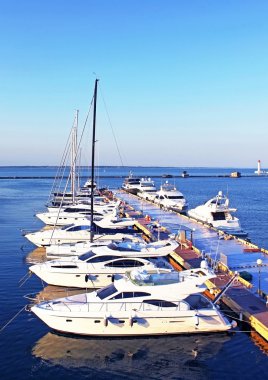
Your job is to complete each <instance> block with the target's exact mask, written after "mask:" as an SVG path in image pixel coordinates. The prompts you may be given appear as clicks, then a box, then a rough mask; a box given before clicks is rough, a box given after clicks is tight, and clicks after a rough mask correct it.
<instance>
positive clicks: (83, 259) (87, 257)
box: [79, 251, 96, 261]
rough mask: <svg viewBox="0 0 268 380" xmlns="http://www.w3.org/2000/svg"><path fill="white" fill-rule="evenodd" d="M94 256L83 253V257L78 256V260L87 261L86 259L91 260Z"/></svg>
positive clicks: (90, 253) (91, 253)
mask: <svg viewBox="0 0 268 380" xmlns="http://www.w3.org/2000/svg"><path fill="white" fill-rule="evenodd" d="M93 256H96V255H95V253H93V252H91V251H89V252H87V253H84V254H83V255H80V256H79V260H81V261H87V260H88V259H91V257H93Z"/></svg>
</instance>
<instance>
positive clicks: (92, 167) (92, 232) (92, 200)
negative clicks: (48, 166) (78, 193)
mask: <svg viewBox="0 0 268 380" xmlns="http://www.w3.org/2000/svg"><path fill="white" fill-rule="evenodd" d="M98 81H99V80H98V79H95V88H94V107H93V132H92V156H91V205H90V206H91V207H90V212H91V226H90V241H91V243H92V242H93V236H94V231H93V210H94V166H95V142H96V141H95V130H96V106H97V90H98Z"/></svg>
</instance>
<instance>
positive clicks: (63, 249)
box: [46, 234, 178, 259]
mask: <svg viewBox="0 0 268 380" xmlns="http://www.w3.org/2000/svg"><path fill="white" fill-rule="evenodd" d="M116 235H119V236H120V235H121V237H120V238H117V237H116ZM116 235H114V237H113V236H111V235H110V236H111V237H112V240H101V238H100V239H99V240H97V241H95V242H93V243H90V242H88V243H86V242H85V243H82V242H81V243H76V244H72V245H71V244H62V245H53V246H48V247H46V256H47V258H49V259H51V258H67V257H73V256H80V255H82V254H83V253H86V252H89V251H92V252H94V253H107V254H113V253H121V254H122V255H123V256H133V255H135V257H159V256H165V255H168V254H169V253H171V252H173V251H174V250H175V249H176V248H177V247H178V243H177V242H176V241H175V240H170V239H166V240H159V241H156V242H151V243H146V242H145V241H144V240H143V239H142V238H141V237H138V236H136V237H135V236H133V235H129V237H128V235H126V236H124V237H122V234H116Z"/></svg>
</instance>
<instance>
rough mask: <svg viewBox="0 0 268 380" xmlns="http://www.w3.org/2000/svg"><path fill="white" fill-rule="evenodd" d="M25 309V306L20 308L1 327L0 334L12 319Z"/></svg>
mask: <svg viewBox="0 0 268 380" xmlns="http://www.w3.org/2000/svg"><path fill="white" fill-rule="evenodd" d="M24 309H25V306H23V308H21V309H20V310H19V311H18V312H17V313H16V314H15V315H14V317H12V318H11V319H10V320H9V321H8V322H7V323H6V324H5V325H4V326H3V327H1V329H0V333H1V332H2V331H3V330H4V329H5V328H6V327H7V326H8V325H9V324H10V323H11V322H12V321H14V319H15V318H16V317H17V316H18V315H19V314H20V313H21V312H22V311H23V310H24Z"/></svg>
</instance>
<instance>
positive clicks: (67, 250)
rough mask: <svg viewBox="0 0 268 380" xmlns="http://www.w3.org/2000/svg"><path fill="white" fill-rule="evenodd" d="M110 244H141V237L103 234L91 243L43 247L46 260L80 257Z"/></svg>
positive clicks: (82, 242) (137, 235) (136, 235)
mask: <svg viewBox="0 0 268 380" xmlns="http://www.w3.org/2000/svg"><path fill="white" fill-rule="evenodd" d="M112 243H122V244H123V243H124V244H129V243H133V244H134V243H143V244H144V240H143V239H142V237H141V235H139V234H122V233H115V234H105V235H100V236H99V237H98V238H96V239H95V240H94V241H93V242H90V241H80V242H77V243H63V244H51V245H48V246H46V247H45V249H46V257H47V258H48V259H52V258H54V259H55V258H65V257H71V256H80V255H82V254H83V253H86V252H88V251H90V250H92V249H93V248H98V247H102V246H106V245H108V244H112Z"/></svg>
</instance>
